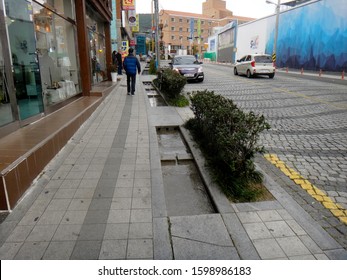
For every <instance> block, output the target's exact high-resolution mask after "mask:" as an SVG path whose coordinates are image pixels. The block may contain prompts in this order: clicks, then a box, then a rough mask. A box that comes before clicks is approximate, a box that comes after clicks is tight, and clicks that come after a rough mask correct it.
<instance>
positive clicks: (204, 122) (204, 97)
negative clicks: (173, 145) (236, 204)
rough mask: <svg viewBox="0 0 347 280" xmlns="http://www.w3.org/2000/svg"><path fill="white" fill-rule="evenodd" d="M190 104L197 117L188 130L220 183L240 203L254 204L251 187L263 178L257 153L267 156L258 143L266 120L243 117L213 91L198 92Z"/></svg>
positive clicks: (245, 114) (254, 196) (189, 122)
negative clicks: (257, 169) (251, 202)
mask: <svg viewBox="0 0 347 280" xmlns="http://www.w3.org/2000/svg"><path fill="white" fill-rule="evenodd" d="M190 100H191V109H192V110H193V112H194V114H195V117H194V118H192V119H190V120H189V121H188V122H187V123H186V127H187V128H188V129H189V130H190V131H191V132H192V134H193V136H194V139H195V140H196V141H197V143H198V144H199V146H200V148H201V150H202V151H203V153H204V154H205V157H206V159H207V161H208V163H209V166H210V169H211V170H212V172H213V174H214V177H215V179H216V181H217V183H218V184H219V185H220V186H221V187H222V189H223V190H224V191H225V192H226V193H227V194H228V195H231V196H233V197H234V198H236V199H237V200H240V201H252V200H254V199H255V198H256V196H257V195H258V194H257V193H255V192H254V190H253V189H252V188H251V186H252V185H253V184H257V183H261V182H262V176H261V174H260V173H259V172H257V171H256V169H255V165H254V162H253V159H254V156H255V155H256V153H264V152H265V150H264V147H262V146H259V145H258V144H257V142H258V139H259V134H260V133H261V132H262V131H263V130H265V129H269V128H270V125H269V124H268V123H267V122H266V121H265V118H264V116H257V115H255V114H254V113H253V112H249V113H244V112H243V111H242V110H240V109H239V108H238V107H237V106H236V105H235V104H234V103H233V101H232V100H230V99H227V98H224V97H223V96H221V95H215V94H214V92H213V91H212V92H209V91H206V90H205V91H200V92H199V91H198V92H197V93H195V94H193V95H192V96H191V98H190Z"/></svg>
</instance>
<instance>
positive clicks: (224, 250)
mask: <svg viewBox="0 0 347 280" xmlns="http://www.w3.org/2000/svg"><path fill="white" fill-rule="evenodd" d="M172 244H173V250H174V257H175V259H176V260H238V259H240V258H239V255H238V253H237V250H236V248H235V247H233V246H218V245H216V244H210V243H205V242H199V241H195V240H188V239H184V238H179V237H172Z"/></svg>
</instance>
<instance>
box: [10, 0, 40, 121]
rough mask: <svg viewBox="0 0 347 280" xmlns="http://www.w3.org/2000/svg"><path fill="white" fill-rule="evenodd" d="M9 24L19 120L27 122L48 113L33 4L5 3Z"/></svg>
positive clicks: (19, 0) (18, 1)
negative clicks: (39, 61)
mask: <svg viewBox="0 0 347 280" xmlns="http://www.w3.org/2000/svg"><path fill="white" fill-rule="evenodd" d="M5 22H6V26H7V33H8V37H9V45H10V47H9V48H10V51H11V59H12V72H13V80H14V86H15V91H16V94H15V95H16V99H17V105H18V110H19V116H20V119H21V120H24V119H27V118H29V117H32V116H35V115H38V114H39V113H42V112H43V110H44V109H43V101H42V87H41V78H40V70H39V65H38V60H37V56H36V42H35V30H34V24H33V18H32V6H31V5H30V2H28V1H26V0H17V1H11V0H5Z"/></svg>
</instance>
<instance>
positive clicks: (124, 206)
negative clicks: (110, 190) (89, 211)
mask: <svg viewBox="0 0 347 280" xmlns="http://www.w3.org/2000/svg"><path fill="white" fill-rule="evenodd" d="M132 204H134V202H132V199H131V197H116V198H115V197H114V198H113V199H112V202H111V206H110V209H112V210H117V209H118V210H128V209H131V207H132Z"/></svg>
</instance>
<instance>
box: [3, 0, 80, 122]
mask: <svg viewBox="0 0 347 280" xmlns="http://www.w3.org/2000/svg"><path fill="white" fill-rule="evenodd" d="M0 1H1V5H0V7H3V10H1V11H0V18H1V22H3V23H4V24H2V25H1V27H0V30H1V34H0V35H1V40H0V127H2V126H4V125H7V124H10V123H12V122H15V121H19V122H22V121H24V120H30V119H31V117H37V116H38V117H39V116H41V114H42V113H44V112H45V110H46V108H47V107H49V106H51V105H54V104H57V103H59V102H62V101H64V100H66V99H68V98H70V97H72V96H74V95H76V94H79V93H80V92H81V81H80V71H79V61H78V52H77V44H76V42H77V40H76V23H75V7H74V1H73V0H0ZM4 44H5V45H4ZM5 47H6V48H5ZM4 49H6V50H7V53H8V54H9V55H6V56H5V54H4V53H3V50H4ZM7 57H9V59H8V60H6V59H4V58H7ZM5 73H7V74H8V75H7V76H6V74H5ZM11 73H12V77H10V76H11ZM12 79H13V84H12ZM9 81H10V82H11V84H12V85H13V86H12V89H11V88H10V87H9V86H8V82H9ZM13 88H14V89H13ZM27 123H28V121H27ZM23 125H25V121H24V122H23Z"/></svg>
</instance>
